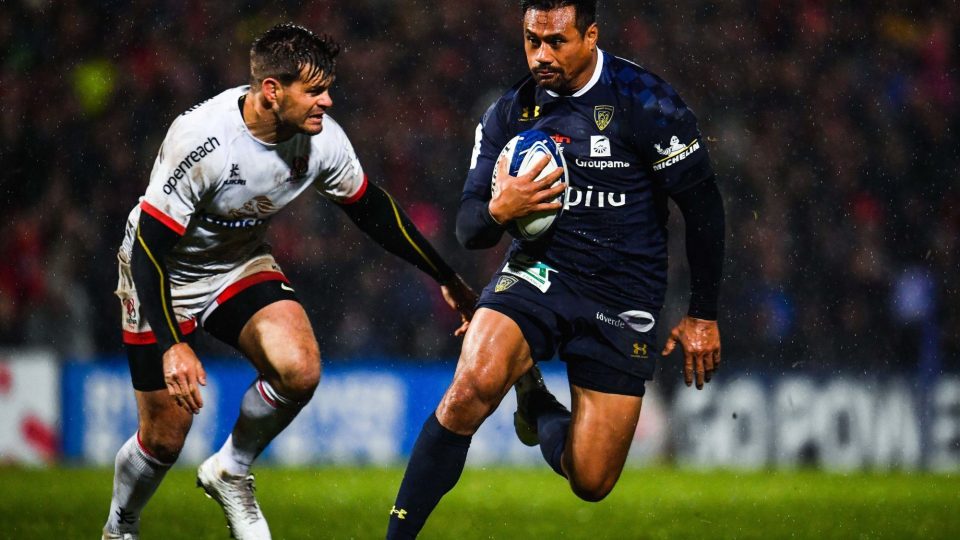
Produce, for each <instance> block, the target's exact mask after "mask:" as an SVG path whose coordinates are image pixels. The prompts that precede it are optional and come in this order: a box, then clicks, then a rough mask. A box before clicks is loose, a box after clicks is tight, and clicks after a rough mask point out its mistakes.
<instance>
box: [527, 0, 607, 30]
mask: <svg viewBox="0 0 960 540" xmlns="http://www.w3.org/2000/svg"><path fill="white" fill-rule="evenodd" d="M567 6H573V9H574V10H575V11H576V13H577V30H579V31H580V34H581V35H582V34H584V33H586V31H587V28H590V25H591V24H593V23H595V22H597V0H520V12H521V13H522V14H523V15H524V16H526V15H527V11H529V10H531V9H536V10H538V11H550V10H551V9H559V8H563V7H567Z"/></svg>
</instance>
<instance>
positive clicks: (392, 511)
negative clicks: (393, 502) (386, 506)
mask: <svg viewBox="0 0 960 540" xmlns="http://www.w3.org/2000/svg"><path fill="white" fill-rule="evenodd" d="M394 514H396V515H397V519H407V511H406V510H404V509H402V508H397V507H396V506H391V507H390V515H391V516H392V515H394Z"/></svg>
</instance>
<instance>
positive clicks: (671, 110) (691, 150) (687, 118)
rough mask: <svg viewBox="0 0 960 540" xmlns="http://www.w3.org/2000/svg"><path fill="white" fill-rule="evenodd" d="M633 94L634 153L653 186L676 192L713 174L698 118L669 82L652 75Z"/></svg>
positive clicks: (643, 80) (647, 75)
mask: <svg viewBox="0 0 960 540" xmlns="http://www.w3.org/2000/svg"><path fill="white" fill-rule="evenodd" d="M640 79H641V81H642V82H643V84H644V87H643V88H642V89H637V91H635V92H633V95H634V100H635V101H634V120H635V121H634V126H636V127H637V130H636V133H635V143H636V147H637V152H638V154H639V155H640V157H641V159H642V160H643V165H644V166H645V167H647V168H648V170H649V171H650V172H651V174H652V175H653V178H654V179H655V181H656V183H657V184H659V185H660V186H661V187H662V188H663V189H664V190H665V191H666V192H667V193H671V194H672V193H679V192H681V191H683V190H685V189H688V188H690V187H692V186H694V185H696V184H698V183H700V182H702V181H703V180H706V179H707V178H710V177H711V176H712V175H713V169H712V167H711V165H710V157H709V155H708V153H707V146H706V143H705V141H704V140H703V136H702V135H701V134H700V128H699V126H698V125H697V117H696V116H695V115H694V114H693V111H692V110H690V108H689V107H687V105H686V103H684V102H683V100H682V99H681V98H680V96H679V95H677V92H676V91H675V90H674V89H673V87H671V86H670V85H669V84H668V83H666V82H665V81H663V80H662V79H660V78H659V77H656V76H655V75H652V74H650V73H644V74H643V75H642V76H641V78H640Z"/></svg>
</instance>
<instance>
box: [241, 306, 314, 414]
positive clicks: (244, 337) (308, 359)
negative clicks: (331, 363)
mask: <svg viewBox="0 0 960 540" xmlns="http://www.w3.org/2000/svg"><path fill="white" fill-rule="evenodd" d="M238 346H239V349H240V350H241V351H242V352H243V353H244V354H245V355H246V356H247V357H248V358H249V359H250V361H251V362H253V364H254V366H255V367H256V368H257V370H258V371H259V372H260V373H262V374H263V375H264V376H265V377H266V378H267V380H268V381H269V382H270V383H271V385H273V386H274V387H275V388H276V389H277V390H279V391H280V392H281V393H283V394H286V395H287V396H288V397H291V398H294V399H299V398H305V397H309V395H310V394H312V393H313V390H314V388H316V386H317V384H318V383H319V381H320V350H319V347H318V345H317V338H316V337H315V336H314V334H313V327H312V326H311V325H310V319H309V318H308V317H307V313H306V311H304V309H303V306H302V305H300V303H299V302H297V301H295V300H280V301H277V302H273V303H271V304H268V305H266V306H264V307H262V308H261V309H260V310H258V311H257V312H256V313H254V314H253V316H252V317H250V319H249V320H248V321H247V323H246V324H245V325H244V326H243V329H242V330H241V331H240V337H239V340H238Z"/></svg>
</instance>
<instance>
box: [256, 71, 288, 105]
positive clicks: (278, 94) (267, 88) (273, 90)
mask: <svg viewBox="0 0 960 540" xmlns="http://www.w3.org/2000/svg"><path fill="white" fill-rule="evenodd" d="M260 89H261V91H262V92H263V99H265V100H267V101H268V102H269V103H270V104H271V105H273V104H275V103H279V102H280V99H281V98H283V85H281V84H280V81H278V80H277V79H274V78H273V77H267V78H266V79H264V80H263V82H261V83H260Z"/></svg>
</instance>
